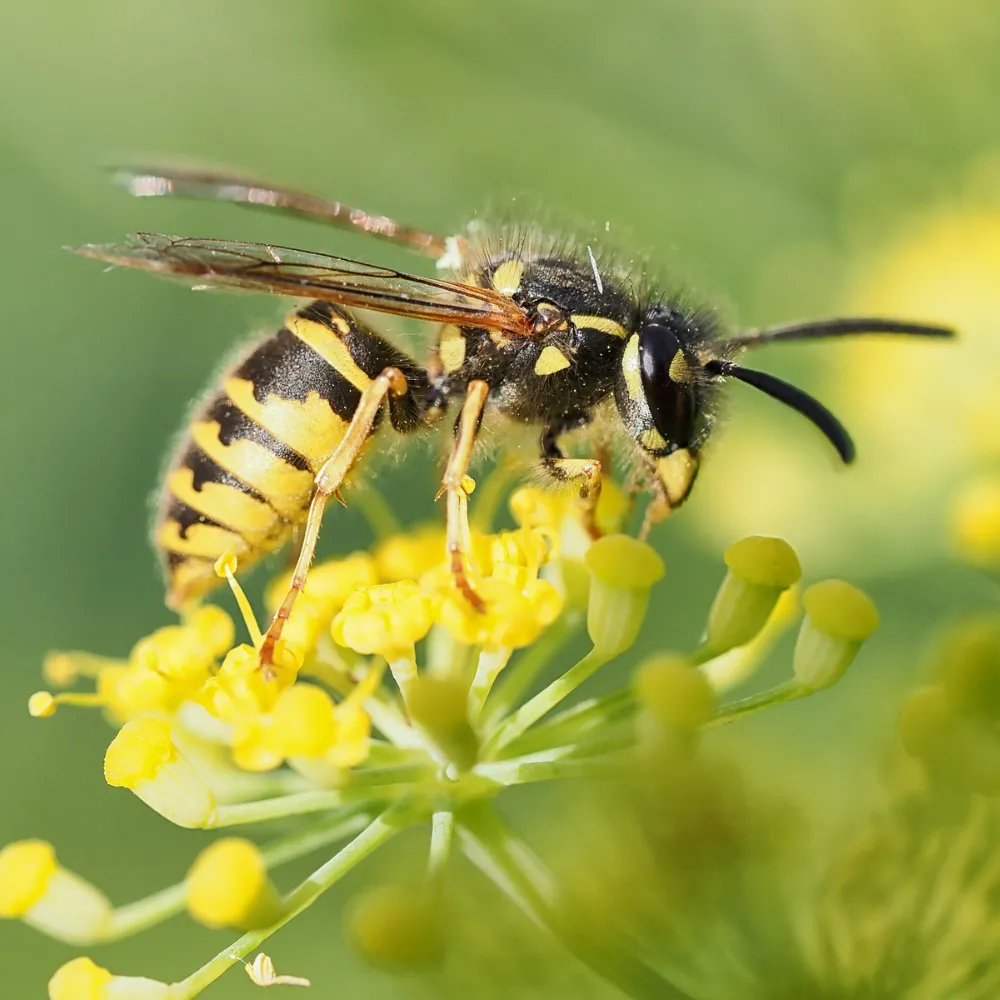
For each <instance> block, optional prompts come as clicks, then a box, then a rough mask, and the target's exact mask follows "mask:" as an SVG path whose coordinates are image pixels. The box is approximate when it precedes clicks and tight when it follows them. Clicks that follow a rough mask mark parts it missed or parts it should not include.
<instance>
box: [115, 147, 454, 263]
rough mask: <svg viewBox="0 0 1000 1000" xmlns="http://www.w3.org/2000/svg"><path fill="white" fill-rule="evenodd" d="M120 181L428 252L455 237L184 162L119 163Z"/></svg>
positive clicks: (140, 193)
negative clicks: (276, 214)
mask: <svg viewBox="0 0 1000 1000" xmlns="http://www.w3.org/2000/svg"><path fill="white" fill-rule="evenodd" d="M113 176H114V180H115V183H116V184H117V185H118V186H119V187H121V188H124V189H125V190H126V191H128V193H129V194H131V195H134V196H135V197H137V198H162V197H170V196H173V197H177V198H195V199H201V200H205V201H228V202H232V203H233V204H236V205H248V206H250V207H251V208H253V207H256V208H273V209H277V210H278V211H282V212H288V213H289V214H291V215H297V216H299V217H301V218H304V219H311V220H312V221H314V222H324V223H327V224H328V225H332V226H338V227H340V228H341V229H354V230H359V231H361V232H363V233H368V234H370V235H371V236H377V237H378V238H379V239H383V240H388V241H389V242H390V243H396V244H399V245H401V246H404V247H407V248H408V249H410V250H416V251H417V252H419V253H422V254H426V255H427V256H428V257H434V258H440V257H443V256H444V255H445V254H446V253H447V252H448V249H449V239H448V238H447V237H444V236H437V235H435V234H433V233H427V232H424V231H423V230H420V229H414V228H413V227H412V226H404V225H402V224H400V223H398V222H395V221H393V220H392V219H389V218H387V217H386V216H384V215H371V214H370V213H368V212H364V211H362V210H361V209H359V208H351V207H350V206H349V205H344V204H343V203H341V202H339V201H326V200H325V199H323V198H318V197H316V196H315V195H311V194H307V193H306V192H304V191H296V190H294V189H293V188H283V187H278V186H276V185H274V184H269V183H267V182H266V181H260V180H254V179H253V178H250V177H241V176H239V175H237V174H229V173H224V172H222V171H215V170H205V169H198V168H192V167H182V166H158V167H157V166H152V167H119V168H116V169H115V171H114V175H113Z"/></svg>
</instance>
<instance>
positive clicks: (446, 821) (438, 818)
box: [427, 811, 455, 883]
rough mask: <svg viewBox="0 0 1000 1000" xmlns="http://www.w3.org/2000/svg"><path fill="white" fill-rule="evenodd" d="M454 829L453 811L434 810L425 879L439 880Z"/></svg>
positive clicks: (446, 860)
mask: <svg viewBox="0 0 1000 1000" xmlns="http://www.w3.org/2000/svg"><path fill="white" fill-rule="evenodd" d="M454 830H455V814H454V813H453V812H445V811H441V812H436V813H434V816H433V817H432V819H431V850H430V855H429V856H428V858H427V881H428V882H432V883H436V882H439V881H440V879H441V877H442V875H443V873H444V869H445V865H446V864H447V863H448V855H449V854H450V853H451V841H452V834H453V833H454Z"/></svg>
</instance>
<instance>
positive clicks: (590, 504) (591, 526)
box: [541, 413, 604, 538]
mask: <svg viewBox="0 0 1000 1000" xmlns="http://www.w3.org/2000/svg"><path fill="white" fill-rule="evenodd" d="M589 422H590V415H589V414H588V413H573V414H569V415H567V416H566V417H563V418H562V419H560V420H558V421H556V422H555V423H552V424H549V426H548V427H546V428H545V430H543V431H542V463H541V468H542V471H543V472H544V473H545V474H546V475H547V476H549V477H550V478H551V479H554V480H555V481H556V482H559V483H573V482H577V481H579V484H580V493H579V496H580V502H581V504H582V506H583V523H584V527H585V528H586V529H587V533H588V534H589V535H590V537H591V538H600V537H601V531H600V529H599V528H598V527H597V520H596V517H595V513H596V510H597V501H598V500H599V499H600V496H601V484H602V481H603V477H602V470H603V467H604V463H603V462H602V461H601V459H599V458H566V456H565V455H563V453H562V449H560V447H559V442H558V439H559V437H560V436H561V435H562V434H565V433H566V432H567V431H571V430H575V429H576V428H578V427H584V426H586V425H587V424H588V423H589Z"/></svg>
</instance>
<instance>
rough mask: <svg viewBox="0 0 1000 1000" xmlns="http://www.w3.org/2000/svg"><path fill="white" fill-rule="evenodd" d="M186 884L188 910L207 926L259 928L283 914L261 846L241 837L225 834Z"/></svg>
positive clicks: (197, 864) (196, 865)
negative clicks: (260, 849) (269, 876)
mask: <svg viewBox="0 0 1000 1000" xmlns="http://www.w3.org/2000/svg"><path fill="white" fill-rule="evenodd" d="M185 884H186V887H187V907H188V912H189V913H190V914H191V916H192V917H194V919H195V920H197V921H198V922H199V923H202V924H204V925H205V926H206V927H232V928H235V929H236V930H241V931H249V930H256V929H259V928H261V927H270V926H271V924H273V923H275V921H277V919H278V918H279V916H280V915H281V899H280V897H279V896H278V892H277V890H276V889H275V888H274V885H273V884H272V883H271V880H270V879H269V878H268V876H267V866H266V865H265V864H264V859H263V857H261V853H260V851H259V849H258V848H257V845H256V844H254V843H252V842H251V841H249V840H244V839H242V838H240V837H224V838H223V839H222V840H217V841H216V842H215V843H214V844H212V846H211V847H207V848H206V849H205V850H204V851H202V852H201V854H199V855H198V857H197V859H196V860H195V863H194V865H193V866H192V867H191V870H190V871H189V872H188V874H187V879H186V880H185Z"/></svg>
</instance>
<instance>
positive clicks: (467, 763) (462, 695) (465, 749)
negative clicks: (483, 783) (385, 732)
mask: <svg viewBox="0 0 1000 1000" xmlns="http://www.w3.org/2000/svg"><path fill="white" fill-rule="evenodd" d="M406 707H407V710H408V711H409V713H410V717H411V718H412V719H413V721H414V722H415V723H416V724H417V725H418V726H420V728H421V729H423V730H424V732H425V733H427V735H428V736H429V737H430V738H431V739H432V740H433V741H434V743H435V745H436V746H437V747H438V748H439V749H440V750H441V752H442V753H443V754H444V755H445V756H446V757H447V758H448V759H449V760H450V761H451V762H452V763H454V764H455V765H456V767H458V768H459V769H460V770H463V771H467V770H468V769H469V768H470V767H472V766H473V764H475V763H476V758H477V755H478V753H479V738H478V737H477V736H476V734H475V732H474V731H473V729H472V726H471V724H470V722H469V688H468V685H467V684H465V683H463V682H462V681H461V680H459V679H458V678H457V677H431V676H428V675H426V674H421V675H420V676H418V677H416V678H415V679H414V680H413V681H412V683H411V685H410V686H409V688H408V689H407V692H406Z"/></svg>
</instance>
